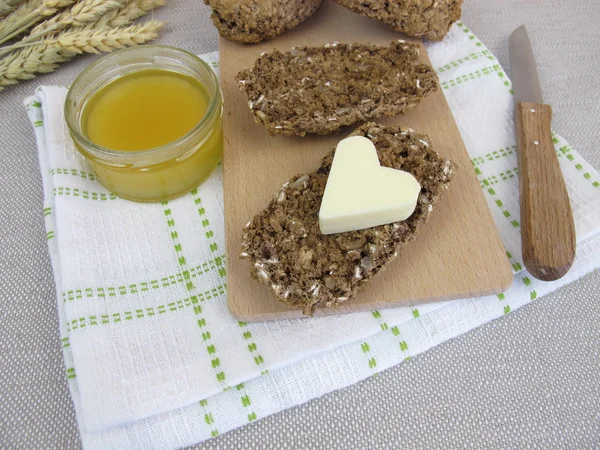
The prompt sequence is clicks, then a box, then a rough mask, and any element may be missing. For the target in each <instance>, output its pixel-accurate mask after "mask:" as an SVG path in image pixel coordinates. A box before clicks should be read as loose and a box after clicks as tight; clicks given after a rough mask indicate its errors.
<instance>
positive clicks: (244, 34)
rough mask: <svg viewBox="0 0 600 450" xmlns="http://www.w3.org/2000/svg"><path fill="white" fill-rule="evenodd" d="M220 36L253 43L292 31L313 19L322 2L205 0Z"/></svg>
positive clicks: (314, 0) (296, 0)
mask: <svg viewBox="0 0 600 450" xmlns="http://www.w3.org/2000/svg"><path fill="white" fill-rule="evenodd" d="M204 3H206V4H207V5H209V6H210V7H211V8H212V16H211V18H212V21H213V23H214V24H215V27H217V29H218V30H219V33H220V34H221V36H223V37H225V38H227V39H230V40H232V41H236V42H242V43H246V44H252V43H256V42H261V41H264V40H267V39H272V38H274V37H275V36H277V35H279V34H281V33H283V32H284V31H287V30H290V29H292V28H294V27H295V26H297V25H298V24H299V23H300V22H302V21H303V20H305V19H307V18H308V17H310V16H312V15H313V14H314V12H315V11H316V10H317V9H318V8H319V6H320V4H321V0H204Z"/></svg>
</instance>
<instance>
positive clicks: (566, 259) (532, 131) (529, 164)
mask: <svg viewBox="0 0 600 450" xmlns="http://www.w3.org/2000/svg"><path fill="white" fill-rule="evenodd" d="M509 52H510V64H511V71H512V81H513V92H514V100H515V133H516V137H517V146H518V149H519V151H518V154H519V157H518V161H519V190H520V196H521V222H520V227H521V248H522V250H523V263H524V264H525V267H526V268H527V270H528V271H529V273H530V274H531V275H533V276H534V277H536V278H538V279H540V280H544V281H552V280H556V279H558V278H561V277H562V276H564V275H565V274H566V273H567V271H568V270H569V269H570V267H571V265H572V264H573V260H574V259H575V224H574V221H573V213H572V210H571V204H570V202H569V196H568V193H567V188H566V186H565V181H564V178H563V176H562V172H561V169H560V164H559V162H558V158H557V155H556V152H555V150H554V143H553V142H552V108H551V107H550V106H549V105H545V104H544V103H543V97H542V90H541V88H540V84H539V79H538V75H537V69H536V65H535V59H534V56H533V50H532V48H531V43H530V41H529V37H528V35H527V31H526V30H525V27H524V26H521V27H519V28H517V29H516V30H515V31H514V32H513V33H512V34H511V36H510V40H509Z"/></svg>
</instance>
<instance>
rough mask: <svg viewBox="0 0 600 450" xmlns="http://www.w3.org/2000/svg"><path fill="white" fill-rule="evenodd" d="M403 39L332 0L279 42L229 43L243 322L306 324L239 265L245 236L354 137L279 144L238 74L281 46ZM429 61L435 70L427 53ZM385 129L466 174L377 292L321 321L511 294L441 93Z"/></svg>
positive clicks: (230, 248) (235, 286) (229, 241)
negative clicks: (285, 190) (420, 140)
mask: <svg viewBox="0 0 600 450" xmlns="http://www.w3.org/2000/svg"><path fill="white" fill-rule="evenodd" d="M399 38H403V36H402V35H400V34H399V33H396V32H394V31H393V30H390V29H389V28H387V27H386V26H384V25H382V24H380V23H378V22H376V21H373V20H370V19H367V18H364V17H361V16H359V15H356V14H353V13H351V12H349V11H347V10H346V9H344V8H342V7H340V6H338V5H337V4H335V3H334V2H332V1H329V0H325V1H324V2H323V4H322V6H321V8H320V10H319V11H317V13H316V14H315V15H314V16H313V17H312V18H310V19H309V20H307V21H306V22H304V23H303V24H301V25H300V26H299V27H297V28H295V29H294V30H292V31H290V32H288V33H285V34H283V35H282V36H279V37H278V38H276V39H274V40H272V41H268V42H265V43H261V44H258V45H252V46H248V45H239V44H235V43H233V42H230V41H228V40H226V39H221V44H220V45H221V47H220V51H221V83H222V89H223V96H224V102H225V111H224V124H223V127H224V137H225V139H224V159H223V166H224V178H225V180H224V190H225V232H226V247H227V248H226V255H227V258H226V259H227V303H228V306H229V309H230V311H231V313H232V314H233V315H234V316H235V317H236V318H237V319H239V320H243V321H248V322H252V321H264V320H276V319H283V318H295V317H302V313H301V312H300V311H299V310H297V309H293V308H290V307H288V306H287V305H284V304H282V303H280V302H278V301H277V300H276V299H275V298H274V296H273V294H272V293H271V292H270V291H269V290H268V288H267V287H266V286H265V285H263V284H261V283H259V282H258V281H256V280H253V279H252V278H251V276H250V271H249V264H250V263H249V262H248V260H242V259H240V258H239V253H240V241H241V238H242V229H243V228H244V226H245V224H246V223H247V222H248V221H249V220H250V219H251V218H252V216H254V215H255V214H256V213H258V212H259V211H260V210H261V209H263V208H264V207H265V206H266V205H267V203H268V202H269V201H270V200H271V198H272V196H273V195H274V194H275V193H276V192H277V191H278V189H279V188H280V187H281V185H282V184H283V183H285V182H286V181H287V180H288V179H289V178H291V177H292V176H293V175H296V174H298V173H304V172H308V171H311V170H313V169H314V168H315V167H316V166H318V164H319V161H320V159H321V158H322V157H323V156H324V155H325V154H326V153H327V152H328V151H329V150H330V149H331V148H333V147H334V146H335V145H336V144H337V142H338V141H339V140H340V139H343V137H344V136H345V135H347V134H349V133H350V132H351V129H350V128H348V129H345V130H342V132H341V133H340V134H337V135H333V136H326V137H323V136H319V137H305V138H293V137H292V138H291V137H284V136H279V137H273V136H269V135H268V134H267V132H266V130H265V129H264V128H263V127H262V126H261V125H258V124H256V123H255V122H254V120H253V119H252V116H251V114H250V111H249V110H248V105H247V103H246V99H245V96H244V95H243V93H242V92H240V91H238V88H237V83H236V81H235V79H234V77H235V75H236V74H237V73H238V72H239V71H240V70H241V69H243V68H246V67H252V66H253V65H254V61H255V60H256V58H257V57H258V56H259V55H260V54H261V53H262V52H264V51H271V50H273V49H274V48H277V49H279V50H282V51H285V50H288V49H289V48H291V47H293V46H300V45H323V44H326V43H331V42H334V41H338V42H362V43H378V44H384V45H387V44H389V43H390V42H391V41H392V40H394V39H399ZM421 57H422V60H423V61H424V62H427V63H429V59H428V57H427V54H426V51H425V49H424V48H422V49H421ZM382 123H389V124H398V125H401V126H404V127H410V128H413V129H414V130H416V131H417V132H419V133H423V134H427V135H429V137H430V140H431V142H432V145H433V146H434V148H435V149H436V150H437V151H438V152H439V154H440V155H441V156H443V157H447V158H450V159H452V160H453V161H454V162H455V163H456V165H457V166H458V171H457V173H456V175H455V178H454V180H453V182H452V183H451V187H450V189H449V191H447V192H445V193H444V195H443V196H442V198H441V200H440V202H439V203H438V205H437V206H436V207H435V208H434V211H433V213H432V215H431V216H430V218H429V221H428V222H427V223H426V224H424V225H423V226H422V228H421V229H420V232H419V233H418V235H417V238H416V239H415V240H414V241H412V242H411V243H410V244H408V245H407V246H406V247H405V248H404V249H402V250H401V252H400V254H399V256H398V257H397V258H396V259H395V260H394V261H392V262H391V263H390V265H389V266H388V267H387V269H386V270H385V271H384V272H383V273H382V274H380V275H379V276H378V277H377V278H376V280H375V281H374V284H373V285H372V286H370V287H368V288H366V289H365V290H364V291H362V292H361V293H360V294H359V295H358V296H357V297H356V298H354V299H352V300H349V301H348V302H346V303H344V304H343V305H341V306H340V307H338V308H337V309H321V310H318V311H317V313H316V315H322V314H339V313H348V312H354V311H364V310H374V309H380V308H386V307H393V306H399V305H407V304H413V303H414V304H416V303H422V302H434V301H441V300H449V299H456V298H464V297H474V296H480V295H484V294H495V293H500V292H502V291H503V290H505V289H506V288H508V286H510V284H511V282H512V270H511V267H510V265H509V262H508V259H507V258H506V253H505V251H504V247H503V245H502V242H501V240H500V237H499V235H498V232H497V230H496V226H495V224H494V222H493V220H492V217H491V215H490V211H489V208H488V206H487V203H486V201H485V199H484V197H483V193H482V191H481V187H480V186H479V182H478V181H477V178H476V175H475V172H474V171H473V168H472V165H471V161H470V159H469V156H468V154H467V151H466V150H465V147H464V144H463V142H462V139H461V137H460V133H459V131H458V129H457V127H456V124H455V122H454V119H453V117H452V113H451V112H450V109H449V108H448V104H447V103H446V100H445V98H444V94H443V93H442V91H441V89H440V90H438V92H436V93H435V94H433V95H430V96H429V97H428V98H427V99H426V100H424V101H423V102H422V103H421V104H420V105H419V106H417V107H416V108H414V109H413V110H411V111H409V113H408V114H407V115H405V116H398V117H394V118H392V119H388V120H384V121H382Z"/></svg>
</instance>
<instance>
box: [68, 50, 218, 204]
mask: <svg viewBox="0 0 600 450" xmlns="http://www.w3.org/2000/svg"><path fill="white" fill-rule="evenodd" d="M222 114H223V101H222V96H221V90H220V88H219V83H218V80H217V77H216V76H215V74H214V72H213V71H212V69H211V68H210V67H209V65H208V64H206V63H205V62H204V61H202V60H201V59H200V58H198V57H197V56H195V55H193V54H191V53H188V52H186V51H184V50H181V49H178V48H174V47H168V46H163V45H151V46H142V47H136V48H129V49H125V50H120V51H118V52H115V53H112V54H109V55H107V56H105V57H103V58H101V59H99V60H98V61H97V62H95V63H93V64H92V65H90V66H89V67H88V68H87V69H85V70H84V71H83V72H82V73H81V74H80V75H79V76H78V77H77V78H76V79H75V81H74V82H73V84H72V85H71V87H70V89H69V92H68V94H67V99H66V103H65V119H66V122H67V126H68V127H69V130H70V133H71V136H72V138H73V142H74V144H75V147H76V148H77V149H78V150H79V152H81V153H82V154H83V156H84V157H85V158H86V159H87V160H88V161H89V163H90V165H91V166H92V168H93V170H94V172H95V173H96V175H97V179H98V181H99V182H100V183H101V184H102V185H103V186H104V187H106V188H107V189H108V190H109V191H111V192H113V193H115V194H116V195H118V196H120V197H123V198H126V199H129V200H134V201H140V202H156V201H164V200H168V199H171V198H175V197H178V196H180V195H182V194H185V193H187V192H189V191H191V190H192V189H193V188H194V187H196V186H198V185H199V184H200V183H201V182H202V181H204V180H205V179H206V178H207V177H208V176H209V175H210V174H211V172H212V171H213V170H214V168H215V167H216V166H217V165H218V164H219V162H220V160H221V156H222V148H223V134H222Z"/></svg>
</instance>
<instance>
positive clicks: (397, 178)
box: [319, 136, 421, 234]
mask: <svg viewBox="0 0 600 450" xmlns="http://www.w3.org/2000/svg"><path fill="white" fill-rule="evenodd" d="M420 191H421V186H420V185H419V182H418V181H417V180H416V179H415V177H413V176H412V175H411V174H410V173H408V172H404V171H403V170H396V169H391V168H389V167H381V165H380V164H379V158H378V156H377V150H376V149H375V146H374V145H373V143H372V142H371V141H370V140H369V139H367V138H365V137H362V136H352V137H349V138H347V139H344V140H342V141H340V143H339V144H338V145H337V148H336V150H335V155H334V157H333V163H332V165H331V171H330V172H329V178H328V179H327V185H326V186H325V193H324V195H323V200H322V202H321V209H320V210H319V227H320V228H321V233H323V234H333V233H343V232H346V231H356V230H362V229H364V228H370V227H375V226H377V225H384V224H387V223H392V222H398V221H400V220H405V219H407V218H408V217H410V215H411V214H412V213H413V212H414V210H415V207H416V206H417V199H418V198H419V192H420Z"/></svg>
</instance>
